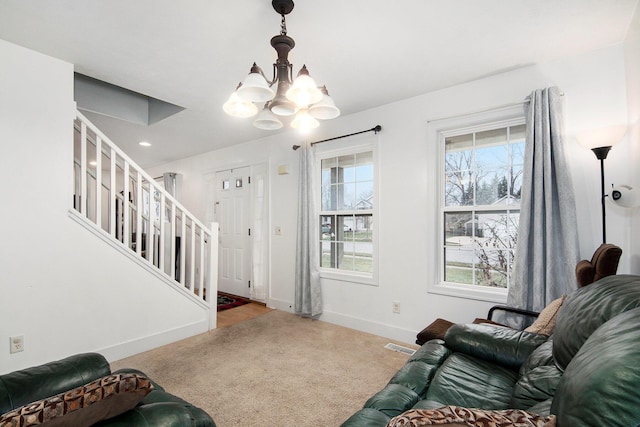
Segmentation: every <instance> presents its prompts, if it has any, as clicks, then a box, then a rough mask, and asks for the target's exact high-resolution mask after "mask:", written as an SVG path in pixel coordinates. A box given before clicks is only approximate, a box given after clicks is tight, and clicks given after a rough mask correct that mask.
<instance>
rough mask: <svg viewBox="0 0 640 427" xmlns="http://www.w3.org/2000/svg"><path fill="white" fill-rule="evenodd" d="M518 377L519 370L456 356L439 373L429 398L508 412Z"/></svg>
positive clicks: (431, 387) (465, 356)
mask: <svg viewBox="0 0 640 427" xmlns="http://www.w3.org/2000/svg"><path fill="white" fill-rule="evenodd" d="M517 376H518V372H517V371H514V370H511V369H508V368H505V367H502V366H500V365H496V364H493V363H491V362H488V361H486V360H482V359H477V358H475V357H471V356H468V355H466V354H462V353H454V354H452V355H451V356H449V358H447V360H445V362H444V363H443V364H442V366H441V367H440V369H438V371H437V372H436V375H435V376H434V378H433V380H432V381H431V385H430V386H429V388H428V389H427V394H426V399H429V400H435V401H438V402H444V403H446V404H450V405H459V406H467V407H474V408H486V409H505V408H508V407H509V402H510V401H511V395H512V393H513V386H514V384H515V383H516V380H517ZM415 403H417V402H415ZM415 403H414V404H415Z"/></svg>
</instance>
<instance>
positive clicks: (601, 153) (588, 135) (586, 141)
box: [578, 125, 627, 243]
mask: <svg viewBox="0 0 640 427" xmlns="http://www.w3.org/2000/svg"><path fill="white" fill-rule="evenodd" d="M626 132H627V126H626V125H621V126H610V127H606V128H601V129H597V130H592V131H588V132H583V133H581V134H580V135H579V136H578V142H579V143H580V144H581V145H583V146H585V147H587V148H590V149H591V151H593V153H594V154H595V155H596V158H597V159H598V160H600V204H601V206H602V243H606V242H607V222H606V219H605V218H606V205H605V198H606V197H607V193H606V191H605V187H604V159H606V158H607V155H608V154H609V151H611V147H612V146H613V145H614V144H615V143H617V142H619V141H620V140H621V139H622V138H623V137H624V135H625V133H626Z"/></svg>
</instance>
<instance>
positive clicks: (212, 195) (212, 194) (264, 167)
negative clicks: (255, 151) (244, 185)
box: [204, 161, 271, 305]
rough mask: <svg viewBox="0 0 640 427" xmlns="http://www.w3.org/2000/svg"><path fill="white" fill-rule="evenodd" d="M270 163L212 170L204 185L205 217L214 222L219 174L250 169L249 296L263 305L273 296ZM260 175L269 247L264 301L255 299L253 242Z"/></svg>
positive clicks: (266, 241)
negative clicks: (259, 176)
mask: <svg viewBox="0 0 640 427" xmlns="http://www.w3.org/2000/svg"><path fill="white" fill-rule="evenodd" d="M269 165H270V163H269V161H263V162H258V163H252V164H242V165H234V166H233V167H219V168H216V169H215V170H212V171H210V172H207V173H205V174H204V184H205V191H206V197H205V203H206V206H205V215H206V217H207V221H208V222H214V218H215V207H216V203H217V202H218V201H219V200H217V198H216V197H217V191H216V175H217V174H218V173H219V172H225V171H229V170H234V169H241V168H244V167H249V176H250V177H251V183H250V184H249V190H250V203H249V218H250V219H249V223H250V228H251V229H252V235H251V240H250V242H251V243H250V247H249V248H248V249H249V250H250V251H251V269H250V274H249V275H250V280H251V283H252V285H251V289H250V290H249V295H250V298H251V299H253V300H255V301H257V302H261V303H265V304H267V305H268V304H269V296H270V294H271V233H270V230H271V177H270V174H269V171H270V168H269ZM258 173H261V174H262V175H263V176H264V181H265V182H264V191H265V194H264V198H265V202H264V203H265V205H264V208H265V209H264V215H265V216H266V218H265V219H264V226H263V233H264V236H263V238H264V240H265V243H264V244H266V246H267V255H266V257H265V260H264V261H265V263H266V267H267V272H266V277H265V278H266V280H265V282H266V283H265V289H264V299H254V295H255V292H254V290H255V288H254V284H255V278H254V263H255V259H254V256H253V246H254V245H253V241H254V238H255V232H254V228H255V227H254V226H253V220H254V210H255V199H256V194H255V191H256V190H255V187H256V180H255V179H254V176H255V175H257V174H258ZM219 229H220V225H218V230H219ZM218 239H219V240H218V246H220V237H219V238H218ZM220 271H221V269H220V268H219V269H218V279H219V278H220Z"/></svg>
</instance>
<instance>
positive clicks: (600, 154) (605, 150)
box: [591, 145, 611, 243]
mask: <svg viewBox="0 0 640 427" xmlns="http://www.w3.org/2000/svg"><path fill="white" fill-rule="evenodd" d="M610 150H611V146H610V145H607V146H604V147H595V148H592V149H591V151H593V153H594V154H595V155H596V158H597V159H598V160H600V203H601V204H602V243H607V221H606V220H605V217H606V207H605V203H604V200H605V197H607V193H605V191H604V159H606V158H607V154H609V151H610Z"/></svg>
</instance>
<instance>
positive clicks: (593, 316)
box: [553, 275, 640, 369]
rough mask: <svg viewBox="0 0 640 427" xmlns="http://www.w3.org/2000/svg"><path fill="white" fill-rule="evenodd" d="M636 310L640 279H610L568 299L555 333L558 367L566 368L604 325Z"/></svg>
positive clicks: (638, 277) (554, 342)
mask: <svg viewBox="0 0 640 427" xmlns="http://www.w3.org/2000/svg"><path fill="white" fill-rule="evenodd" d="M636 307H640V276H630V275H617V276H607V277H605V278H604V279H601V280H599V281H597V282H595V283H592V284H590V285H589V286H585V287H583V288H580V289H578V290H577V291H576V292H574V293H572V294H571V295H569V296H567V298H566V299H565V301H564V303H563V309H562V310H560V312H559V313H558V320H557V322H556V326H555V329H554V331H553V334H554V339H553V358H554V359H555V361H556V364H557V365H558V367H559V368H560V369H565V368H566V367H567V365H569V362H571V359H572V358H573V357H574V356H575V354H576V353H577V352H578V350H580V347H582V345H583V344H584V342H585V341H586V340H587V339H588V338H589V336H590V335H591V334H592V333H593V332H594V331H595V330H596V329H598V328H599V327H600V326H601V325H602V324H604V323H605V322H607V321H608V320H609V319H611V318H613V317H615V316H617V315H618V314H620V313H623V312H625V311H628V310H632V309H634V308H636Z"/></svg>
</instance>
